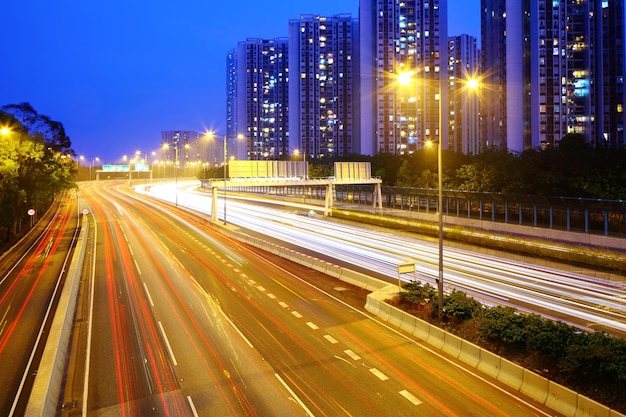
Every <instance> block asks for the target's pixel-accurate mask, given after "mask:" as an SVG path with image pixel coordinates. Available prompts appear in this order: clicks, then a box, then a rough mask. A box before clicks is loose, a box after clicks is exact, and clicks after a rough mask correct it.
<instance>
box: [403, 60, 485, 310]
mask: <svg viewBox="0 0 626 417" xmlns="http://www.w3.org/2000/svg"><path fill="white" fill-rule="evenodd" d="M414 75H415V73H414V72H411V71H403V72H400V73H398V74H397V78H396V82H397V83H398V84H400V85H402V86H409V85H411V84H413V83H415V82H416V81H417V80H416V79H415V76H414ZM457 79H458V78H456V77H450V78H449V79H448V80H444V79H441V78H439V79H432V80H425V81H424V82H434V83H436V84H437V86H438V87H439V92H438V94H437V95H436V98H435V99H436V100H437V102H438V111H439V117H438V126H437V128H438V129H439V137H438V141H437V189H438V190H437V191H438V202H437V221H438V229H439V230H438V232H439V233H438V235H439V236H438V240H439V250H438V255H439V256H438V258H439V259H438V274H437V279H436V281H437V292H438V309H437V315H438V318H439V320H440V321H441V319H442V314H443V275H444V274H443V210H444V203H443V158H442V154H443V151H442V150H443V142H444V139H445V142H446V143H447V142H448V130H447V128H448V127H447V126H446V129H444V126H443V111H444V108H445V107H444V103H443V100H442V98H443V95H442V89H443V86H444V83H451V82H452V81H454V80H457ZM458 80H460V81H462V82H464V87H465V88H468V89H478V87H479V84H480V82H479V80H478V79H477V78H474V77H471V78H467V79H458ZM418 94H419V92H418ZM432 145H433V140H432V139H428V140H427V141H426V146H432Z"/></svg>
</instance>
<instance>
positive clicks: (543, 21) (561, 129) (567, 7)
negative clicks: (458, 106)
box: [481, 0, 625, 152]
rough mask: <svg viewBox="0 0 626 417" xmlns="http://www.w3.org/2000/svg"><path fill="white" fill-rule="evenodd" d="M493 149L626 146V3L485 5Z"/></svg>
mask: <svg viewBox="0 0 626 417" xmlns="http://www.w3.org/2000/svg"><path fill="white" fill-rule="evenodd" d="M481 7H482V12H481V19H482V22H481V26H482V48H481V49H482V54H483V55H482V70H483V74H484V81H485V84H486V85H487V86H489V87H493V88H487V89H485V90H484V93H485V94H486V95H487V96H486V99H485V101H484V103H485V106H484V109H483V115H484V123H485V124H484V125H483V133H484V134H485V137H486V138H489V145H490V146H495V147H503V148H504V147H505V148H508V149H509V150H511V151H515V152H521V151H523V150H525V149H529V148H537V147H546V146H557V145H558V143H559V141H560V140H561V139H562V138H563V137H564V136H565V135H566V134H568V133H578V134H581V135H583V136H584V137H585V138H586V139H587V141H588V142H589V143H591V144H593V145H594V146H607V147H620V146H623V145H624V123H625V114H624V111H623V106H624V101H625V96H624V66H625V61H624V24H623V22H624V2H623V1H622V0H608V1H607V0H586V1H580V0H576V1H573V0H532V1H531V0H521V1H520V0H516V1H512V0H509V1H500V0H482V1H481Z"/></svg>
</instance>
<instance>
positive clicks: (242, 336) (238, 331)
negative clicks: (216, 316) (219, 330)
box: [220, 310, 254, 348]
mask: <svg viewBox="0 0 626 417" xmlns="http://www.w3.org/2000/svg"><path fill="white" fill-rule="evenodd" d="M220 311H221V310H220ZM221 312H222V316H223V317H224V319H225V320H226V321H227V322H228V323H229V324H230V325H231V326H233V329H235V331H236V332H237V333H239V336H241V338H242V339H243V340H244V341H245V342H246V343H247V344H248V346H250V347H251V348H254V346H253V345H252V343H250V341H249V340H248V338H247V337H246V336H244V334H243V333H241V330H239V327H237V326H235V323H233V322H232V320H231V319H230V318H229V317H228V316H227V315H226V313H224V312H223V311H221Z"/></svg>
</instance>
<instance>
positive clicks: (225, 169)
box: [206, 131, 244, 224]
mask: <svg viewBox="0 0 626 417" xmlns="http://www.w3.org/2000/svg"><path fill="white" fill-rule="evenodd" d="M215 136H217V134H216V133H215V132H212V131H209V132H207V133H206V137H207V138H208V139H209V140H212V139H214V138H215ZM243 137H244V136H243V134H241V133H240V134H238V135H237V139H243ZM226 139H227V136H226V135H224V142H223V145H224V163H223V165H222V166H223V167H224V224H226V180H227V178H228V171H227V169H228V148H227V142H226Z"/></svg>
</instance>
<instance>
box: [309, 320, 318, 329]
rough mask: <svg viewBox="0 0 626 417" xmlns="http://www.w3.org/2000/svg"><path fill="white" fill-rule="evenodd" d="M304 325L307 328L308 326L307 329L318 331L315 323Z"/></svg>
mask: <svg viewBox="0 0 626 417" xmlns="http://www.w3.org/2000/svg"><path fill="white" fill-rule="evenodd" d="M306 325H307V326H309V327H310V328H311V329H313V330H317V329H319V327H317V326H316V325H315V323H312V322H310V321H307V323H306Z"/></svg>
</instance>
